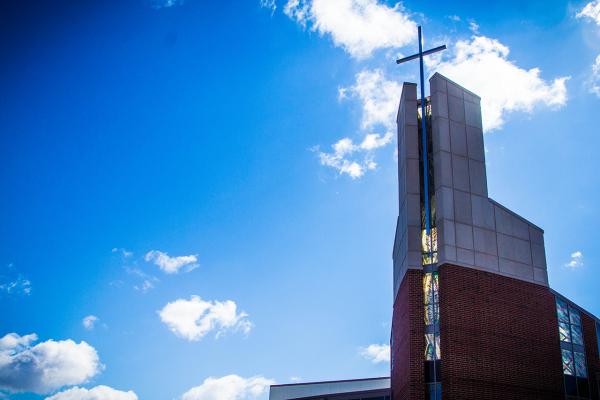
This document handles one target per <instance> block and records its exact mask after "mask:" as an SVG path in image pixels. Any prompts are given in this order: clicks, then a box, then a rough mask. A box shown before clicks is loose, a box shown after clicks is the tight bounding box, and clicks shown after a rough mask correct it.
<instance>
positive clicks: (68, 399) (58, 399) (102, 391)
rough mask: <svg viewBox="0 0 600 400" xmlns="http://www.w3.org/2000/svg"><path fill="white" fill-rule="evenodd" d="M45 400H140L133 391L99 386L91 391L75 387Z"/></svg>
mask: <svg viewBox="0 0 600 400" xmlns="http://www.w3.org/2000/svg"><path fill="white" fill-rule="evenodd" d="M45 400H138V397H137V395H136V394H135V392H133V391H131V390H130V391H127V392H123V391H120V390H116V389H113V388H111V387H110V386H105V385H99V386H95V387H93V388H91V389H85V388H80V387H73V388H71V389H67V390H65V391H62V392H59V393H56V394H55V395H52V396H50V397H46V399H45Z"/></svg>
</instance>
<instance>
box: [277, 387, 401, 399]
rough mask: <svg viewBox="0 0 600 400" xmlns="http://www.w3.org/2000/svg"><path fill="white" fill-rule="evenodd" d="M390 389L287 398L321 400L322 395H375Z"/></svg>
mask: <svg viewBox="0 0 600 400" xmlns="http://www.w3.org/2000/svg"><path fill="white" fill-rule="evenodd" d="M390 390H391V388H385V389H369V390H361V391H358V392H340V393H323V394H317V395H314V396H306V397H294V398H291V399H289V400H309V399H319V400H321V399H322V398H323V397H327V398H334V399H335V398H336V397H347V396H350V395H352V396H355V395H356V396H359V397H362V396H364V395H367V396H368V395H375V394H381V393H382V392H384V393H389V391H390Z"/></svg>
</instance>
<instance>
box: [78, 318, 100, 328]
mask: <svg viewBox="0 0 600 400" xmlns="http://www.w3.org/2000/svg"><path fill="white" fill-rule="evenodd" d="M96 322H98V317H96V316H95V315H88V316H87V317H84V318H83V319H82V320H81V324H82V325H83V327H84V328H85V329H87V330H88V331H91V330H92V329H94V326H95V325H96Z"/></svg>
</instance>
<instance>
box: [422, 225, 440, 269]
mask: <svg viewBox="0 0 600 400" xmlns="http://www.w3.org/2000/svg"><path fill="white" fill-rule="evenodd" d="M429 232H430V233H429V236H428V235H427V234H426V233H425V229H423V231H422V232H421V249H422V250H423V260H422V262H423V265H430V264H435V263H436V262H437V228H431V230H430V231H429Z"/></svg>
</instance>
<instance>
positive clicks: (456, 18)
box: [448, 15, 460, 22]
mask: <svg viewBox="0 0 600 400" xmlns="http://www.w3.org/2000/svg"><path fill="white" fill-rule="evenodd" d="M448 19H449V20H450V21H453V22H460V17H459V16H458V15H448Z"/></svg>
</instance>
